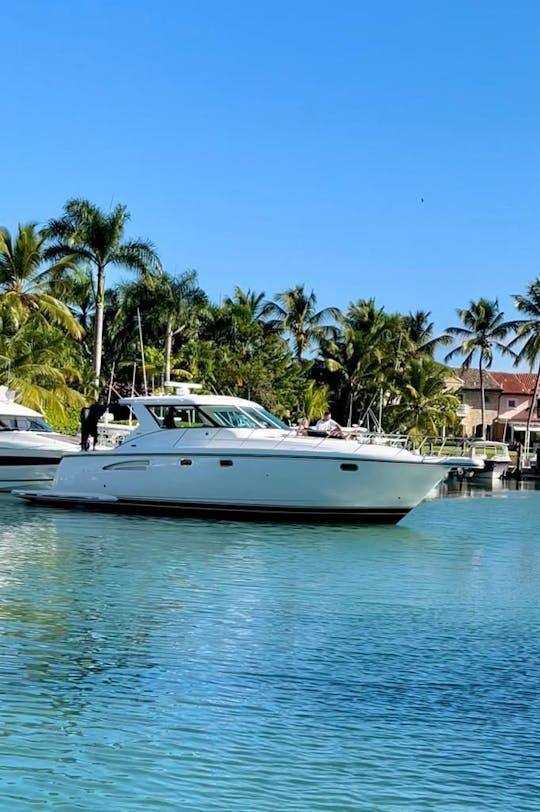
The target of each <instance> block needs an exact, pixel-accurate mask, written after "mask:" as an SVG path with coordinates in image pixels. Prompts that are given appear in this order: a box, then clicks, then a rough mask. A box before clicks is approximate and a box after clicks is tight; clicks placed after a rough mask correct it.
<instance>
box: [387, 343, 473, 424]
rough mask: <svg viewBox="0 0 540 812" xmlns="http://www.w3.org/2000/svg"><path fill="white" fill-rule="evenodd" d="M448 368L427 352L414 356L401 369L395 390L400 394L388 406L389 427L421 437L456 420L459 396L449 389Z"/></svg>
mask: <svg viewBox="0 0 540 812" xmlns="http://www.w3.org/2000/svg"><path fill="white" fill-rule="evenodd" d="M446 374H447V373H446V369H445V367H444V366H443V365H442V364H439V363H437V362H436V361H435V360H434V359H433V358H430V357H429V356H428V355H420V356H419V357H418V358H412V359H411V360H410V361H409V363H408V364H407V366H406V367H405V368H404V369H403V370H400V371H399V372H398V376H397V380H396V390H397V392H399V395H398V396H397V397H396V399H395V402H394V403H392V404H390V405H389V406H387V409H386V419H387V421H388V422H389V425H390V428H391V429H395V430H397V431H406V432H408V433H409V434H410V435H411V436H412V437H413V438H415V439H419V438H423V437H425V436H426V434H431V435H433V434H439V433H440V431H441V430H442V429H444V428H445V427H446V426H447V425H452V423H454V422H455V421H456V408H457V407H458V406H459V400H458V398H457V397H456V396H455V395H454V394H452V393H451V392H449V391H448V388H447V386H446Z"/></svg>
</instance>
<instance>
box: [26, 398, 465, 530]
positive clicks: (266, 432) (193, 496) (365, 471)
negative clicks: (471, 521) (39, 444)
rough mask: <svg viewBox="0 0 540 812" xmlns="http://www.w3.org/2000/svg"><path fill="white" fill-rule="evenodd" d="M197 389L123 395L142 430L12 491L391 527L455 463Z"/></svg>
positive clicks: (97, 502) (203, 512)
mask: <svg viewBox="0 0 540 812" xmlns="http://www.w3.org/2000/svg"><path fill="white" fill-rule="evenodd" d="M191 389H194V386H193V385H191V386H189V387H188V386H186V387H182V388H179V389H178V390H177V393H176V394H175V395H163V396H149V397H136V398H124V399H123V400H122V401H120V402H121V403H123V404H126V405H128V406H130V407H131V409H132V410H133V413H134V415H135V418H136V420H137V423H138V425H137V428H136V429H135V430H134V431H133V432H132V433H131V434H130V435H129V436H128V437H127V438H126V439H125V440H124V441H123V442H122V443H121V444H120V445H119V446H118V447H116V448H114V449H109V450H107V451H100V452H88V453H85V454H71V455H66V456H65V457H64V458H63V459H62V462H61V463H60V465H59V466H58V470H57V474H56V477H55V479H54V482H53V485H52V487H51V488H50V489H48V490H47V489H45V490H39V491H38V490H36V491H31V490H18V491H15V493H16V494H17V495H18V496H20V497H22V498H23V499H26V500H28V501H31V502H39V503H42V504H51V505H79V506H81V505H84V506H95V507H98V508H104V509H120V510H129V511H153V512H156V511H157V512H174V513H178V514H185V515H198V516H209V517H224V516H225V517H230V518H235V519H236V518H241V519H245V518H251V519H255V520H258V519H271V520H289V521H299V520H302V521H310V522H311V521H330V522H355V523H356V522H365V521H368V522H385V523H395V522H398V521H399V520H400V519H401V518H403V516H405V515H406V514H407V513H408V512H409V511H410V510H411V509H412V508H414V507H415V506H416V505H417V504H418V503H419V502H421V501H422V499H423V498H424V497H425V496H426V495H427V494H429V493H430V492H431V491H432V489H433V488H434V487H435V486H436V485H437V484H438V483H439V482H440V481H441V480H443V479H444V478H445V477H446V475H447V473H448V471H449V470H450V469H451V468H452V467H454V466H455V465H456V458H450V457H429V456H421V455H419V454H413V453H411V452H410V451H408V450H406V449H404V448H400V447H396V446H392V445H385V444H382V445H379V444H373V445H371V444H368V443H365V442H358V441H357V440H355V439H336V438H332V437H323V438H321V437H310V436H300V435H299V434H298V433H297V432H296V431H295V430H294V429H291V428H289V427H288V426H286V425H285V424H284V423H282V422H281V421H280V420H279V419H278V418H277V417H275V416H274V415H272V414H270V413H269V412H267V411H266V410H265V409H263V407H262V406H260V405H259V404H257V403H255V402H253V401H249V400H243V399H241V398H235V397H226V396H218V395H202V394H194V393H193V392H192V391H191ZM168 426H170V428H169V427H168ZM462 464H465V465H467V463H466V462H463V463H462ZM468 464H469V465H470V466H474V465H475V463H474V462H473V461H472V460H470V461H469V463H468Z"/></svg>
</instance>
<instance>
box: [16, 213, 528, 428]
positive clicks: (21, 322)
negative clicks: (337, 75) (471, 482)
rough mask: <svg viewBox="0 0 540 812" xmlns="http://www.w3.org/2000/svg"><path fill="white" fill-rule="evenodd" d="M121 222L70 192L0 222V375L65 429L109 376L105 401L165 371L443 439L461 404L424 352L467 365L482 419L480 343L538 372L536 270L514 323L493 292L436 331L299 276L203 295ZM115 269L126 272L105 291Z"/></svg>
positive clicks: (443, 370)
mask: <svg viewBox="0 0 540 812" xmlns="http://www.w3.org/2000/svg"><path fill="white" fill-rule="evenodd" d="M128 223H129V212H128V210H127V209H126V207H125V206H116V207H115V208H114V209H113V211H112V212H110V213H106V212H103V211H101V210H100V209H99V208H98V207H97V206H95V205H94V204H92V203H91V202H89V201H87V200H69V201H68V202H67V203H66V204H65V206H64V208H63V211H62V212H61V214H60V215H59V216H58V217H53V218H52V219H51V220H50V221H49V222H48V223H46V224H44V225H43V226H39V225H38V224H36V223H33V222H29V223H27V224H24V225H20V226H19V227H18V228H17V230H16V231H15V232H14V233H10V231H9V230H8V229H7V228H5V227H0V384H4V385H7V386H9V387H10V388H12V389H15V390H17V391H18V392H19V395H20V400H21V401H22V402H23V403H25V404H26V405H28V406H30V407H33V408H37V409H40V410H43V411H44V412H45V413H46V415H47V417H48V418H49V419H50V420H51V422H53V423H54V424H55V425H56V426H57V427H58V428H62V429H63V430H69V429H71V430H75V429H76V426H77V420H78V411H79V409H80V407H81V406H82V405H83V404H84V403H87V402H88V401H89V400H91V399H92V398H93V397H96V396H99V395H101V396H103V395H104V394H105V393H106V392H107V389H108V385H109V382H113V383H114V389H113V397H114V396H115V395H118V394H120V395H125V394H129V393H131V391H132V387H134V388H135V391H138V392H144V391H145V389H146V390H147V391H154V390H157V389H160V388H162V387H163V384H164V382H165V381H167V380H171V379H172V380H186V381H196V382H198V383H202V384H203V385H204V386H205V387H207V388H208V389H210V390H212V391H217V392H224V393H230V394H234V395H238V396H241V397H247V398H252V399H254V400H257V401H260V402H261V403H263V404H264V405H265V406H267V407H268V408H269V409H271V410H272V411H274V412H276V413H278V414H280V415H281V416H283V417H285V418H287V419H291V420H294V419H296V418H298V417H301V416H303V415H305V416H307V417H308V418H309V419H311V420H312V419H314V418H316V417H318V416H319V415H320V413H321V412H322V411H323V410H324V408H326V407H327V406H329V405H330V406H331V407H332V410H333V413H334V416H335V417H336V418H337V419H338V420H339V421H340V422H342V423H348V424H353V423H358V422H361V421H363V422H364V424H365V425H366V424H367V425H370V424H371V425H373V423H374V422H375V421H376V420H377V418H378V417H380V415H381V414H384V420H383V424H384V429H385V430H386V431H395V432H400V433H407V434H409V435H411V437H412V438H413V439H415V438H418V439H420V438H421V437H422V436H425V435H426V434H429V435H437V434H441V433H443V432H450V433H451V432H453V431H454V430H456V429H457V427H458V426H459V419H458V418H457V416H456V408H457V407H458V405H459V401H458V398H457V397H456V396H455V394H453V393H452V392H451V391H450V389H449V387H448V378H449V370H448V368H447V367H446V366H445V365H444V364H442V363H440V362H438V361H437V360H436V359H435V357H434V356H435V352H436V350H441V349H442V348H443V347H447V348H448V352H447V354H446V356H445V360H446V361H447V362H450V361H452V360H453V359H459V360H460V362H461V364H462V365H463V367H464V368H467V367H475V368H477V369H478V370H479V375H480V389H481V402H482V423H483V424H484V423H485V419H484V412H485V405H484V402H485V401H484V377H483V375H484V371H485V370H486V369H489V367H490V366H491V364H492V362H493V353H494V351H498V352H503V353H506V354H508V355H511V356H512V358H513V360H514V361H515V363H516V364H518V363H521V362H527V363H528V364H529V366H530V367H531V368H532V367H537V372H538V374H537V390H538V382H539V381H540V366H538V364H539V362H540V280H538V279H537V280H535V281H533V282H532V283H531V284H530V285H529V287H528V289H527V291H526V293H525V294H524V295H521V294H516V295H515V296H514V299H515V303H516V307H517V310H518V311H519V313H520V315H521V316H523V318H520V319H513V320H506V319H505V316H504V313H503V312H502V311H501V310H500V308H499V304H498V302H497V301H496V300H493V301H491V300H488V299H484V298H481V299H479V300H478V301H476V302H475V301H471V302H470V303H469V305H468V307H466V308H462V309H458V310H457V318H458V320H459V324H458V325H453V326H450V327H448V328H447V330H446V331H445V332H444V333H442V334H440V335H437V334H436V333H435V331H434V325H433V323H432V322H431V321H430V314H429V312H426V311H421V310H420V311H417V312H415V313H388V312H386V310H385V308H384V305H382V304H378V303H376V302H375V300H373V299H362V298H359V299H358V300H357V301H355V302H351V303H350V304H349V306H348V307H347V309H346V310H344V311H340V310H339V309H338V308H336V307H327V308H324V309H318V307H317V297H316V294H315V292H314V291H310V290H308V289H307V288H306V286H305V285H304V284H296V285H294V286H292V287H291V288H290V289H288V290H285V291H278V292H275V293H273V294H271V295H268V296H267V294H266V292H264V291H253V290H241V289H240V288H238V287H236V288H234V290H233V291H232V294H231V295H230V296H227V297H225V298H224V299H223V301H222V302H221V303H215V302H212V301H210V299H209V297H208V296H207V294H206V293H205V291H204V290H203V289H202V288H201V287H200V285H199V282H198V276H197V272H196V271H195V270H187V271H185V272H184V273H182V274H179V275H173V274H170V273H168V272H167V270H166V269H164V268H163V267H162V264H161V262H160V259H159V255H158V251H157V249H156V248H155V247H154V245H153V244H152V243H151V242H150V241H149V240H147V239H130V238H128V237H127V226H128ZM113 267H116V268H121V269H127V270H129V271H131V272H132V274H133V278H132V279H131V280H130V281H128V282H124V283H122V284H118V285H114V286H110V287H107V284H106V281H107V280H106V274H107V272H108V270H110V269H111V268H113ZM142 353H144V365H143V355H142ZM533 402H535V398H534V399H532V401H531V408H532V403H533ZM529 420H530V416H529Z"/></svg>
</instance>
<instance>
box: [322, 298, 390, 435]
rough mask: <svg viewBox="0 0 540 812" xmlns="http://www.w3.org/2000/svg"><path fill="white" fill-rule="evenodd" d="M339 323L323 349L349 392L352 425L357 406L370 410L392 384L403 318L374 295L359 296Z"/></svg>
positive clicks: (344, 388)
mask: <svg viewBox="0 0 540 812" xmlns="http://www.w3.org/2000/svg"><path fill="white" fill-rule="evenodd" d="M339 324H340V329H339V332H338V334H337V336H336V338H335V339H334V340H332V341H323V343H322V345H321V351H322V355H323V358H324V363H325V365H326V368H327V369H328V370H330V371H331V372H335V373H337V375H338V378H339V380H340V383H341V387H340V388H341V389H342V390H344V391H345V393H346V405H345V411H346V415H347V417H346V420H347V424H348V425H351V424H352V420H353V411H354V408H355V407H358V406H359V405H360V406H361V413H364V412H365V411H367V410H369V409H370V408H371V405H372V403H373V402H374V401H375V399H376V398H377V397H379V398H382V394H383V393H384V392H386V391H387V390H388V388H389V386H390V375H391V374H394V370H395V367H396V366H397V365H398V364H397V359H398V356H399V352H398V349H397V345H398V344H399V335H400V333H399V330H400V328H401V322H400V320H399V319H396V317H395V316H392V315H388V314H386V313H385V312H384V308H382V307H380V308H379V307H377V306H376V304H375V300H374V299H367V300H365V299H359V300H358V301H357V302H354V303H351V304H350V305H349V307H348V308H347V310H346V312H345V313H344V314H343V315H342V316H340V318H339ZM398 333H399V334H398Z"/></svg>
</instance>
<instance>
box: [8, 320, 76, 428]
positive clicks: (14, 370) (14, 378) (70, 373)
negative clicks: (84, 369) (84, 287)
mask: <svg viewBox="0 0 540 812" xmlns="http://www.w3.org/2000/svg"><path fill="white" fill-rule="evenodd" d="M80 369H81V358H80V345H79V344H78V343H77V342H74V341H66V336H65V333H63V332H62V331H61V330H60V329H59V328H56V327H52V326H50V325H48V324H47V323H46V322H45V321H44V320H43V319H42V318H41V317H40V314H38V313H34V314H33V315H31V316H29V317H28V318H27V319H26V320H25V321H24V322H23V324H21V325H20V327H18V329H17V330H15V332H13V333H11V334H9V335H7V334H5V333H2V334H0V384H4V385H6V386H8V387H10V388H11V389H14V390H16V391H17V392H18V394H19V396H20V399H21V401H22V403H24V404H25V405H26V406H28V407H29V408H31V409H37V410H38V411H43V412H46V413H47V415H48V416H50V417H51V418H52V419H55V420H62V419H64V418H65V416H66V408H68V407H70V406H71V407H73V408H78V409H80V408H81V406H82V405H84V402H85V400H84V398H83V396H82V395H81V394H80V393H79V392H78V391H77V390H76V389H75V387H76V386H78V385H79V383H80V381H81V372H80Z"/></svg>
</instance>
